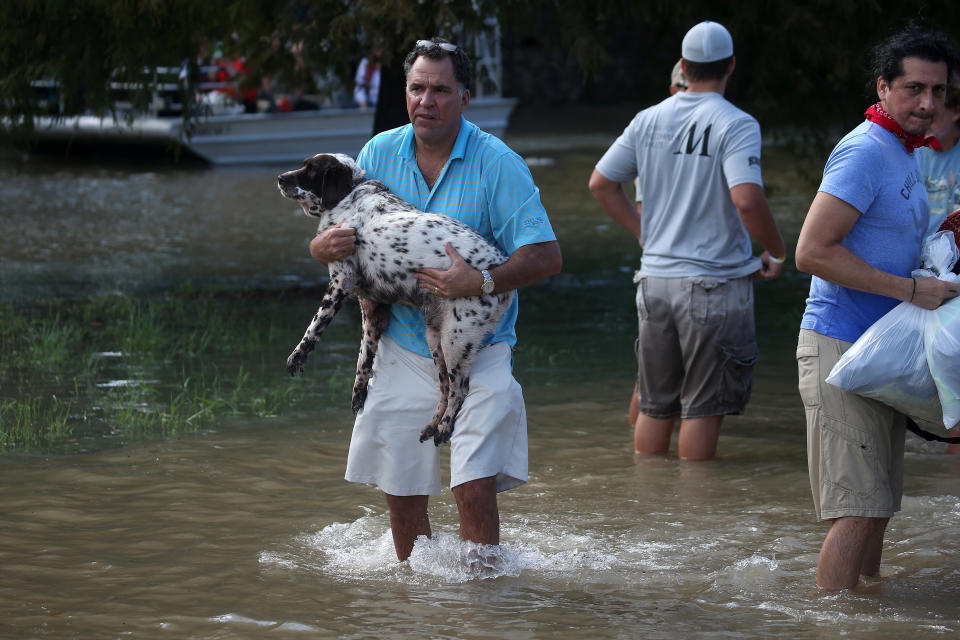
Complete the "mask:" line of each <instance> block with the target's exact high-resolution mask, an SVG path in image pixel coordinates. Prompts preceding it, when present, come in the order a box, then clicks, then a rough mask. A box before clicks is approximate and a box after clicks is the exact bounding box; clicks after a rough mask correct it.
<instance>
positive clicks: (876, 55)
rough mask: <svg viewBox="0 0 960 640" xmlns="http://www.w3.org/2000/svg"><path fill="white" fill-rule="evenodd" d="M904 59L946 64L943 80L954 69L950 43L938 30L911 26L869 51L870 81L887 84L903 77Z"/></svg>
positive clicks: (954, 63)
mask: <svg viewBox="0 0 960 640" xmlns="http://www.w3.org/2000/svg"><path fill="white" fill-rule="evenodd" d="M904 58H920V59H921V60H926V61H927V62H946V63H947V77H950V75H951V74H952V73H953V72H954V71H955V70H956V69H957V63H958V59H957V52H956V51H955V50H954V48H953V46H952V45H951V43H950V40H949V39H948V38H947V36H945V35H944V34H942V33H940V32H939V31H931V30H929V29H925V28H924V27H922V26H920V25H917V24H911V25H910V26H908V27H907V28H906V29H904V30H903V31H899V32H897V33H895V34H893V35H892V36H890V37H889V38H887V39H886V40H884V41H883V42H881V43H880V44H878V45H877V46H876V47H874V49H873V63H872V65H871V71H872V72H873V78H874V79H876V78H883V79H884V80H886V81H887V82H888V83H890V82H893V79H894V78H897V77H899V76H902V75H903V60H904Z"/></svg>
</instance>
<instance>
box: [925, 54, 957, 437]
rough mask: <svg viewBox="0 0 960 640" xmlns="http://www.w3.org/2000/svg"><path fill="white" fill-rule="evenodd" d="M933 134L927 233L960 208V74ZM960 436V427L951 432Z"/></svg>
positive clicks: (949, 90)
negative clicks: (937, 142)
mask: <svg viewBox="0 0 960 640" xmlns="http://www.w3.org/2000/svg"><path fill="white" fill-rule="evenodd" d="M929 133H930V135H932V136H934V137H936V138H937V140H938V141H939V142H940V149H938V150H934V149H932V148H930V147H923V148H921V149H918V150H917V154H918V155H917V160H918V161H919V162H920V172H921V173H922V174H923V183H924V185H925V186H926V187H927V196H928V197H929V198H930V224H929V225H928V226H927V235H928V236H929V235H930V234H932V233H936V232H937V230H938V229H939V228H940V225H941V224H943V221H944V219H945V218H946V217H947V216H948V215H949V214H951V213H953V212H954V211H956V210H958V209H960V146H958V145H957V142H958V141H960V73H954V74H953V76H952V77H951V79H950V84H949V85H947V92H946V95H945V96H944V100H943V109H942V110H941V111H940V115H938V116H937V118H936V119H935V120H934V122H933V124H932V125H931V127H930V131H929ZM947 435H948V436H950V437H954V438H955V437H960V427H954V428H953V429H949V430H948V431H947ZM947 453H960V444H948V445H947Z"/></svg>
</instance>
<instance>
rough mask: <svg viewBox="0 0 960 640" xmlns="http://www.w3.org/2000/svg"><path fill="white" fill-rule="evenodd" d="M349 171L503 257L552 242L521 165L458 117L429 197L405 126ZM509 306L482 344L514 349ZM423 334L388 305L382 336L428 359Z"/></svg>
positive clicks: (418, 324)
mask: <svg viewBox="0 0 960 640" xmlns="http://www.w3.org/2000/svg"><path fill="white" fill-rule="evenodd" d="M357 164H358V165H360V167H361V168H363V169H364V170H365V171H366V172H367V175H366V177H367V179H368V180H380V181H381V182H383V183H384V184H386V185H387V187H389V188H390V191H392V192H393V193H395V194H396V195H397V196H399V197H400V198H402V199H403V200H405V201H406V202H408V203H410V204H411V205H413V206H415V207H417V208H418V209H420V210H421V211H428V212H430V213H442V214H444V215H448V216H450V217H451V218H456V219H457V220H460V221H461V222H463V223H464V224H467V225H469V226H470V227H472V228H473V229H475V230H476V231H477V232H478V233H480V235H482V236H483V237H484V238H486V239H487V240H488V241H490V242H491V243H492V244H494V245H495V246H497V247H498V248H499V249H500V250H501V251H503V252H504V253H506V254H507V255H510V254H512V253H513V252H514V251H516V250H517V249H519V248H520V247H522V246H524V245H527V244H533V243H536V242H548V241H551V240H556V239H557V238H556V235H555V234H554V232H553V228H552V227H551V226H550V220H549V219H548V218H547V212H546V210H544V208H543V205H542V204H541V203H540V190H539V189H538V188H537V186H536V185H535V184H534V183H533V176H531V175H530V170H529V169H528V168H527V164H526V163H525V162H524V161H523V158H521V157H520V156H518V155H517V154H516V153H514V152H513V151H512V150H511V149H510V148H509V147H508V146H507V145H506V144H504V143H503V142H502V141H501V140H500V139H499V138H497V137H496V136H493V135H490V134H489V133H486V132H484V131H481V130H480V128H479V127H477V126H476V125H475V124H473V123H471V122H468V121H467V120H466V119H465V118H464V117H463V116H461V118H460V132H459V133H458V134H457V140H456V142H455V143H454V145H453V150H452V151H451V152H450V158H449V160H447V164H446V165H445V166H444V168H443V171H442V172H441V173H440V177H439V178H438V179H437V182H436V183H435V184H434V185H433V189H432V190H431V189H430V188H429V187H427V182H426V180H424V178H423V175H422V174H421V173H420V169H419V167H418V166H417V159H416V157H415V155H414V134H413V125H411V124H408V125H405V126H402V127H399V128H397V129H391V130H390V131H384V132H383V133H380V134H378V135H377V136H375V137H374V138H373V139H372V140H370V141H369V142H368V143H367V144H366V145H364V147H363V150H361V151H360V155H358V156H357ZM517 298H518V296H514V298H513V304H512V305H511V306H510V308H509V309H508V310H507V313H506V314H505V315H504V318H503V320H502V321H501V323H500V326H499V327H498V328H497V330H496V332H494V334H493V335H492V336H491V338H490V340H489V341H488V343H492V342H501V341H506V342H507V343H509V344H510V346H513V345H515V344H516V342H517V336H516V331H515V329H514V325H515V323H516V320H517V311H518V308H519V307H518V302H517ZM425 326H426V321H425V319H424V317H423V314H421V313H420V311H419V310H418V309H416V308H415V307H411V306H407V305H401V304H394V305H391V307H390V326H389V327H388V328H387V332H386V333H387V335H389V336H390V337H391V338H393V340H395V341H396V342H397V344H399V345H400V346H402V347H403V348H404V349H407V350H409V351H412V352H414V353H416V354H418V355H421V356H423V357H425V358H429V357H430V351H429V349H428V347H427V341H426V331H425Z"/></svg>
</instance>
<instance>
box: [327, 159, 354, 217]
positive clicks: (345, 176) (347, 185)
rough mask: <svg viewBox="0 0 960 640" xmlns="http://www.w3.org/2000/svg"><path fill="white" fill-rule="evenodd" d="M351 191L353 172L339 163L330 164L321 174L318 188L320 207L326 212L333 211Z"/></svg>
mask: <svg viewBox="0 0 960 640" xmlns="http://www.w3.org/2000/svg"><path fill="white" fill-rule="evenodd" d="M351 191H353V172H352V171H351V170H350V168H349V167H347V166H344V165H343V164H341V163H339V162H336V161H334V162H331V163H330V164H329V165H327V168H326V170H325V171H324V172H323V181H322V184H321V186H320V206H321V207H323V209H325V210H326V211H329V210H330V209H333V208H334V207H336V206H337V205H338V204H340V201H341V200H343V199H344V198H346V197H347V194H348V193H350V192H351Z"/></svg>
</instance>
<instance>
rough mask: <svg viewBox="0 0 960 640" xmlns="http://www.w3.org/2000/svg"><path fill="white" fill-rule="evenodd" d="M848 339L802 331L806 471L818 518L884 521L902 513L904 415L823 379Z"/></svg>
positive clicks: (799, 359)
mask: <svg viewBox="0 0 960 640" xmlns="http://www.w3.org/2000/svg"><path fill="white" fill-rule="evenodd" d="M850 346H851V343H850V342H845V341H843V340H837V339H835V338H829V337H827V336H824V335H821V334H819V333H817V332H815V331H810V330H809V329H801V330H800V337H799V339H798V341H797V370H798V374H799V385H798V386H799V389H800V397H801V398H802V399H803V406H804V410H805V411H806V414H807V466H808V467H809V469H810V489H811V491H812V493H813V505H814V509H815V510H816V512H817V518H818V519H820V520H830V519H833V518H842V517H846V516H860V517H864V518H889V517H891V516H892V515H893V514H894V513H896V512H897V511H899V510H900V498H901V496H902V494H903V447H904V441H905V439H906V417H905V416H904V415H903V414H901V413H899V412H897V411H895V410H894V409H892V408H890V407H888V406H887V405H885V404H882V403H880V402H877V401H876V400H871V399H869V398H864V397H862V396H859V395H857V394H855V393H851V392H849V391H845V390H844V389H841V388H839V387H835V386H833V385H831V384H827V383H826V382H824V380H825V379H826V377H827V376H828V375H829V374H830V370H831V369H833V366H834V365H835V364H836V363H837V360H839V359H840V356H841V355H843V352H844V351H846V350H847V349H849V348H850Z"/></svg>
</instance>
